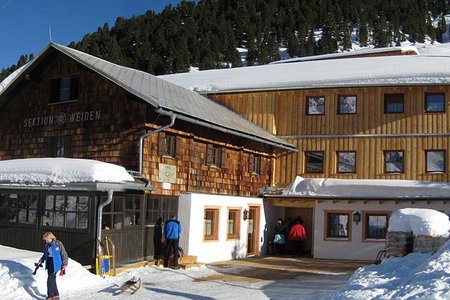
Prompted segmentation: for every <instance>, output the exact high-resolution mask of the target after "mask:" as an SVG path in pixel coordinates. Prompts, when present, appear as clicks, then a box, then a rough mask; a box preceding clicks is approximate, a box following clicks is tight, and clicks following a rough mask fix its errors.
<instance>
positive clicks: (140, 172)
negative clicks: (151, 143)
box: [139, 111, 177, 178]
mask: <svg viewBox="0 0 450 300" xmlns="http://www.w3.org/2000/svg"><path fill="white" fill-rule="evenodd" d="M157 112H159V111H157ZM165 115H167V116H170V124H167V125H164V126H162V127H159V128H158V129H155V130H150V131H149V132H147V133H145V134H143V135H142V136H141V138H140V139H139V175H140V176H141V177H142V178H143V176H142V159H143V156H144V151H143V148H144V139H145V138H146V137H148V136H149V135H151V134H154V133H158V132H160V131H163V130H164V129H166V128H169V127H172V126H173V124H175V119H176V118H177V115H176V114H174V113H173V112H166V114H165Z"/></svg>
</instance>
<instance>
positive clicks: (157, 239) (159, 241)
mask: <svg viewBox="0 0 450 300" xmlns="http://www.w3.org/2000/svg"><path fill="white" fill-rule="evenodd" d="M153 233H154V234H153V245H154V247H155V254H154V258H155V259H160V258H163V254H164V243H163V219H162V218H161V217H159V218H158V220H157V221H156V224H155V229H154V232H153Z"/></svg>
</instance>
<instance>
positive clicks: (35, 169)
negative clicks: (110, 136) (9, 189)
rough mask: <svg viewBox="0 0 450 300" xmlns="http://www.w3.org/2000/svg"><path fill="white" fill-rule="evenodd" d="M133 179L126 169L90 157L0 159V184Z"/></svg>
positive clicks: (48, 183)
mask: <svg viewBox="0 0 450 300" xmlns="http://www.w3.org/2000/svg"><path fill="white" fill-rule="evenodd" d="M95 182H105V183H126V182H134V178H133V177H132V176H131V175H130V174H128V172H127V171H126V170H125V168H123V167H121V166H118V165H114V164H110V163H105V162H101V161H96V160H90V159H75V158H61V157H58V158H26V159H12V160H2V161H0V183H1V184H12V185H15V186H21V185H64V184H69V183H95Z"/></svg>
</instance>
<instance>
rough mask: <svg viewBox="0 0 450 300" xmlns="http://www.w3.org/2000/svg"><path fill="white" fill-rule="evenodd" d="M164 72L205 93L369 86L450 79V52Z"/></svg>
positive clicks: (436, 82) (176, 81)
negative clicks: (192, 71) (444, 53)
mask: <svg viewBox="0 0 450 300" xmlns="http://www.w3.org/2000/svg"><path fill="white" fill-rule="evenodd" d="M160 78H162V79H165V80H167V81H169V82H172V83H174V84H177V85H180V86H183V87H185V88H188V89H191V90H194V91H197V92H200V93H225V92H245V91H261V90H283V89H311V88H336V87H365V86H402V85H407V86H411V85H449V84H450V56H448V55H447V56H437V55H403V56H399V55H395V56H376V57H364V58H346V59H327V60H315V61H301V62H296V63H286V64H271V65H261V66H252V67H241V68H232V69H220V70H205V71H200V72H195V73H180V74H173V75H164V76H160Z"/></svg>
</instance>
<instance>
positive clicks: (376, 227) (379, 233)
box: [366, 215, 388, 239]
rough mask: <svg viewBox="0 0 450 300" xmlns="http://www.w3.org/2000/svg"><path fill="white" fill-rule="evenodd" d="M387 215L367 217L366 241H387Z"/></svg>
mask: <svg viewBox="0 0 450 300" xmlns="http://www.w3.org/2000/svg"><path fill="white" fill-rule="evenodd" d="M387 228H388V216H387V215H367V221H366V239H386V232H387Z"/></svg>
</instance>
